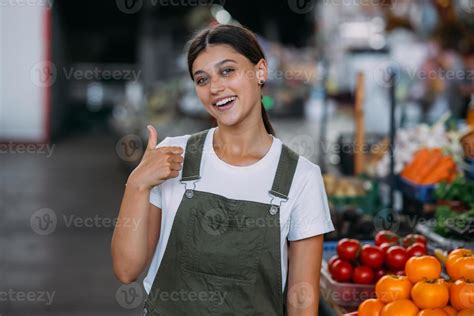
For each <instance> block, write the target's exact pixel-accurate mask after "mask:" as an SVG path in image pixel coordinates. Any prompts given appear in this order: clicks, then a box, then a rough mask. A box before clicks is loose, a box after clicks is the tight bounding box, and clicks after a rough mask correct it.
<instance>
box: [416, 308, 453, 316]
mask: <svg viewBox="0 0 474 316" xmlns="http://www.w3.org/2000/svg"><path fill="white" fill-rule="evenodd" d="M416 316H448V314H446V312H445V311H444V310H442V309H441V308H434V309H431V308H430V309H423V310H421V311H419V312H418V314H417V315H416Z"/></svg>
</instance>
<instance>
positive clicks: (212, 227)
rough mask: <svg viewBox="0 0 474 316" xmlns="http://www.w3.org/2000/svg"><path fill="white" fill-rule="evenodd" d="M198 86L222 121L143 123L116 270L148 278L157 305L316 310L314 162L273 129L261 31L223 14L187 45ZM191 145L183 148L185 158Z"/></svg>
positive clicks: (209, 310) (320, 205) (238, 311)
mask: <svg viewBox="0 0 474 316" xmlns="http://www.w3.org/2000/svg"><path fill="white" fill-rule="evenodd" d="M188 67H189V73H190V75H191V78H192V80H193V81H194V84H195V89H196V93H197V96H198V97H199V99H200V100H201V102H202V104H203V105H204V107H205V108H206V110H207V111H208V112H209V114H210V115H211V116H212V117H213V118H214V119H215V121H216V123H217V126H216V127H213V128H211V129H209V130H205V131H202V132H199V133H196V134H193V135H184V136H179V137H166V138H165V139H164V140H163V141H162V142H161V143H160V144H158V145H156V143H157V139H158V136H157V132H156V131H155V129H154V128H153V127H151V126H148V130H149V141H148V147H147V150H146V152H145V154H144V157H143V159H142V161H141V163H140V164H139V166H137V168H136V169H135V170H134V171H133V172H132V173H131V174H130V176H129V179H128V182H127V186H126V190H125V194H124V197H123V201H122V205H121V209H120V214H119V219H118V220H119V222H121V220H122V221H123V220H124V219H126V218H132V219H135V220H137V221H138V222H139V223H140V224H139V226H138V228H132V227H125V225H117V227H116V228H115V231H114V236H113V240H112V257H113V267H114V273H115V275H116V276H117V278H118V279H119V280H120V281H121V282H123V283H130V282H132V281H134V280H136V279H137V278H138V276H139V275H140V273H141V272H142V271H143V270H144V269H145V267H146V266H147V265H148V264H149V263H151V265H150V268H149V270H148V275H147V276H146V278H145V280H144V286H145V290H146V291H147V293H148V297H147V299H146V302H145V309H144V311H145V313H148V314H150V315H234V314H235V315H287V314H288V315H317V310H318V303H319V272H320V268H321V256H322V243H323V234H324V233H326V232H329V231H332V230H333V229H334V228H333V225H332V222H331V219H330V215H329V210H328V205H327V198H326V194H325V191H324V186H323V182H322V177H321V172H320V169H319V167H318V166H316V165H315V164H313V163H311V162H310V161H309V160H307V159H305V158H303V157H300V156H298V155H297V154H296V153H294V152H293V151H292V150H291V149H289V148H288V147H287V146H286V145H284V144H283V143H282V142H281V140H279V139H278V138H276V137H275V136H274V132H273V128H272V126H271V124H270V122H269V120H268V117H267V115H266V112H265V109H264V108H263V105H262V103H261V98H262V91H261V90H262V86H263V84H264V82H265V80H266V79H267V76H268V68H267V63H266V61H265V57H264V55H263V52H262V49H261V47H260V46H259V44H258V42H257V40H256V37H255V35H254V34H253V33H252V32H251V31H249V30H248V29H246V28H243V27H238V26H230V25H220V26H217V27H215V28H213V29H206V30H203V31H201V32H200V33H198V34H197V35H196V36H195V37H194V38H193V39H192V40H191V41H190V42H189V45H188ZM183 154H184V158H183Z"/></svg>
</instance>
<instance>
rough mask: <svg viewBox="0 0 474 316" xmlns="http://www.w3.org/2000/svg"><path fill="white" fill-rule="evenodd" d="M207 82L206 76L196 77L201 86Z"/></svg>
mask: <svg viewBox="0 0 474 316" xmlns="http://www.w3.org/2000/svg"><path fill="white" fill-rule="evenodd" d="M206 82H207V78H204V77H201V78H198V79H196V84H197V85H199V86H202V85H204V84H205V83H206Z"/></svg>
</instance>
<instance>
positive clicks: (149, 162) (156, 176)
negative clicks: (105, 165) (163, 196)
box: [127, 125, 184, 190]
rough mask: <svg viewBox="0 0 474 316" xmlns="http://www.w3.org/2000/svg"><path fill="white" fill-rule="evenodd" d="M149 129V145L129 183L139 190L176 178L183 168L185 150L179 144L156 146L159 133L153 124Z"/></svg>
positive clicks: (149, 188)
mask: <svg viewBox="0 0 474 316" xmlns="http://www.w3.org/2000/svg"><path fill="white" fill-rule="evenodd" d="M147 129H148V145H147V148H146V150H145V153H144V154H143V157H142V160H141V162H140V163H139V164H138V166H137V167H136V168H135V169H134V170H133V171H132V173H131V174H130V176H129V178H128V181H127V185H133V186H134V187H135V188H137V189H139V190H151V188H153V187H154V186H157V185H159V184H161V183H162V182H164V181H165V180H167V179H170V178H176V177H177V176H178V174H179V171H180V170H181V168H182V164H183V161H184V158H183V156H181V155H182V154H183V152H184V150H183V148H182V147H179V146H163V147H159V148H156V145H157V141H158V133H157V131H156V130H155V128H154V127H153V126H151V125H148V126H147Z"/></svg>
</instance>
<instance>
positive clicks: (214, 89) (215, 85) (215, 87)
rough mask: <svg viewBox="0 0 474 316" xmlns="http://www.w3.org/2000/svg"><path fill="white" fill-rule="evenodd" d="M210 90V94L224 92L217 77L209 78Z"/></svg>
mask: <svg viewBox="0 0 474 316" xmlns="http://www.w3.org/2000/svg"><path fill="white" fill-rule="evenodd" d="M210 90H211V94H219V93H220V92H222V91H223V90H224V85H223V84H222V80H221V78H219V77H217V78H216V77H214V78H211V82H210Z"/></svg>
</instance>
